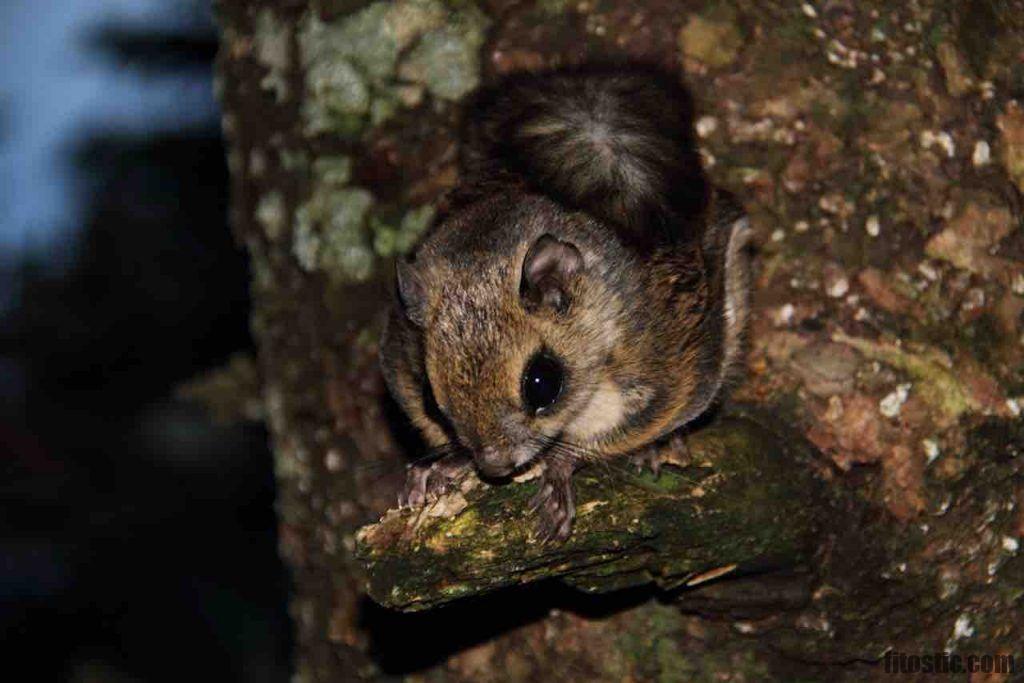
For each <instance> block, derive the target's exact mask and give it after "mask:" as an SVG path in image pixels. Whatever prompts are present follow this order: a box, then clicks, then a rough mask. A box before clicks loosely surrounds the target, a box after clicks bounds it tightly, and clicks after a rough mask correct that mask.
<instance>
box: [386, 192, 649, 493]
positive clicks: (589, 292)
mask: <svg viewBox="0 0 1024 683" xmlns="http://www.w3.org/2000/svg"><path fill="white" fill-rule="evenodd" d="M592 225H593V220H592V219H590V218H588V217H586V216H585V215H583V214H578V213H572V212H569V211H566V210H564V209H562V208H560V207H558V206H557V205H556V204H554V203H553V202H550V201H548V200H546V199H543V198H540V197H536V196H530V195H518V196H514V197H508V196H506V197H501V198H497V199H490V200H487V201H483V202H480V203H478V204H475V205H471V206H469V207H466V208H464V209H462V210H460V211H458V212H456V213H455V214H454V215H453V216H452V217H450V218H449V219H447V220H446V221H445V222H443V223H441V224H440V225H439V226H438V227H437V228H436V229H435V230H434V231H433V232H432V233H431V235H429V236H428V237H427V239H426V240H425V241H424V242H423V243H422V244H421V245H420V247H419V249H418V250H417V252H416V254H415V258H414V259H412V260H408V261H400V262H399V264H398V292H399V298H400V310H401V315H402V316H403V317H404V320H403V324H405V325H406V326H407V329H408V330H409V331H410V332H413V331H415V334H414V335H413V336H415V337H416V342H417V345H418V347H419V350H418V355H419V356H420V358H419V361H418V363H417V365H419V366H420V371H421V372H422V375H423V377H422V378H421V382H422V383H423V384H424V385H425V386H424V387H423V393H424V395H425V396H426V400H432V401H433V402H434V403H435V404H436V406H437V408H438V411H439V412H440V414H441V416H443V419H444V420H445V421H446V422H447V425H446V429H447V430H448V432H449V433H450V434H452V435H453V436H454V437H455V438H456V439H457V441H458V442H459V443H460V444H461V445H462V446H463V447H465V448H467V449H468V450H469V451H471V452H472V454H473V457H474V460H475V461H476V464H477V466H478V468H479V469H480V471H481V472H482V473H483V474H485V475H489V476H496V477H498V476H504V475H507V474H509V473H511V472H512V471H513V470H515V469H517V468H519V467H522V466H524V465H526V464H527V463H529V462H530V461H532V460H533V459H534V458H535V457H536V456H537V455H538V454H540V453H541V452H544V451H546V450H549V449H550V446H551V444H552V441H553V440H570V441H572V442H574V443H580V442H582V441H585V440H586V439H587V438H588V437H590V436H593V435H595V434H597V433H598V432H600V431H602V430H607V429H613V428H615V427H616V426H617V425H616V424H613V423H614V422H615V421H617V420H621V418H622V407H621V406H618V408H617V407H616V405H615V404H616V403H621V397H620V395H619V392H618V390H617V389H616V390H615V391H614V392H609V391H608V381H609V378H610V373H611V371H612V367H611V366H612V364H614V363H615V362H616V361H615V360H614V359H613V356H614V355H615V349H616V348H617V347H618V346H619V342H620V340H619V339H618V337H619V336H620V330H619V317H620V311H621V307H622V300H623V292H622V288H623V287H629V286H630V285H629V283H626V282H620V281H621V280H623V278H622V277H621V275H620V271H621V263H618V262H617V261H621V259H622V256H621V252H622V250H621V248H617V247H616V246H615V245H610V244H606V243H604V242H607V240H608V239H609V238H608V237H607V236H604V237H599V235H602V234H603V235H606V234H607V233H600V232H598V231H595V230H592V229H591V228H592ZM475 226H478V227H475ZM611 254H618V256H616V257H612V256H611ZM602 391H604V392H606V393H609V395H608V396H606V397H604V399H603V403H604V405H600V406H598V407H599V408H600V410H597V411H595V409H594V404H595V401H596V402H597V403H602V394H601V392H602Z"/></svg>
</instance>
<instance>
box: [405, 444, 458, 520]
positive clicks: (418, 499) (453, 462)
mask: <svg viewBox="0 0 1024 683" xmlns="http://www.w3.org/2000/svg"><path fill="white" fill-rule="evenodd" d="M472 465H473V461H472V460H471V459H470V458H469V457H468V456H465V455H462V454H459V453H454V454H452V455H446V456H445V457H443V458H441V459H439V460H435V461H434V462H432V463H412V464H411V465H409V467H408V472H407V474H406V477H405V487H404V488H403V489H402V491H401V493H399V494H398V507H402V508H406V507H411V508H415V507H422V506H424V505H426V504H427V503H428V502H430V501H432V500H436V499H437V498H438V497H440V496H441V495H443V494H444V493H445V492H446V491H448V489H449V488H451V486H452V484H453V483H454V482H456V481H458V480H460V479H462V477H463V476H464V475H465V474H466V473H467V472H469V470H470V469H471V468H472Z"/></svg>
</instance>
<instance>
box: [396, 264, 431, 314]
mask: <svg viewBox="0 0 1024 683" xmlns="http://www.w3.org/2000/svg"><path fill="white" fill-rule="evenodd" d="M395 275H396V279H397V281H398V298H399V299H400V300H401V302H402V310H404V311H405V315H406V317H407V318H409V320H410V321H412V323H413V324H414V325H417V326H420V327H422V326H423V319H424V318H423V309H424V306H425V293H424V286H423V278H422V277H420V273H419V271H418V270H416V267H415V266H414V265H413V264H411V263H409V262H408V261H406V260H405V259H404V258H399V259H398V260H397V261H396V262H395Z"/></svg>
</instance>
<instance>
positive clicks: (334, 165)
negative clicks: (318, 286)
mask: <svg viewBox="0 0 1024 683" xmlns="http://www.w3.org/2000/svg"><path fill="white" fill-rule="evenodd" d="M312 166H313V178H312V182H313V191H312V193H311V195H310V197H309V199H308V200H307V201H306V202H304V203H303V204H302V205H300V206H299V208H298V209H297V210H296V212H295V237H294V240H293V243H292V252H293V253H294V254H295V258H296V259H297V260H298V262H299V265H301V266H302V267H303V268H304V269H306V270H309V271H321V272H324V273H326V274H327V275H329V276H330V277H332V278H334V279H336V280H340V281H343V282H364V281H366V280H368V279H369V278H370V277H371V276H372V274H373V268H374V261H375V257H374V253H373V249H371V246H370V239H369V235H368V234H367V231H366V221H367V216H368V214H369V212H370V209H371V207H372V206H373V195H372V194H371V193H370V192H369V191H367V190H365V189H363V188H357V187H347V186H346V183H347V182H348V181H349V179H350V176H351V160H350V159H349V158H348V157H344V156H336V157H321V158H319V159H317V160H316V161H314V162H313V165H312Z"/></svg>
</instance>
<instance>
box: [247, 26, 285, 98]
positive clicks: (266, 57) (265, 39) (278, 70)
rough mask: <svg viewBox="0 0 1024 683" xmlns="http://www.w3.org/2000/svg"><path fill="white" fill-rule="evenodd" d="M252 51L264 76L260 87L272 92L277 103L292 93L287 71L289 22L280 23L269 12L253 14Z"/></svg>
mask: <svg viewBox="0 0 1024 683" xmlns="http://www.w3.org/2000/svg"><path fill="white" fill-rule="evenodd" d="M253 48H254V50H255V53H256V58H257V59H258V60H259V61H260V64H262V65H263V66H264V68H266V69H267V74H266V75H265V76H264V77H263V78H262V79H260V87H261V88H263V89H265V90H270V91H272V92H273V93H274V99H276V100H277V102H278V103H281V102H284V101H285V100H287V99H288V97H289V95H290V94H291V91H290V88H289V86H288V78H287V74H288V69H289V68H290V67H291V31H290V29H289V26H288V23H287V22H284V21H280V20H279V19H278V18H277V15H275V14H274V12H273V11H272V10H270V9H262V10H260V12H259V14H257V15H256V22H255V33H254V34H253Z"/></svg>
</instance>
